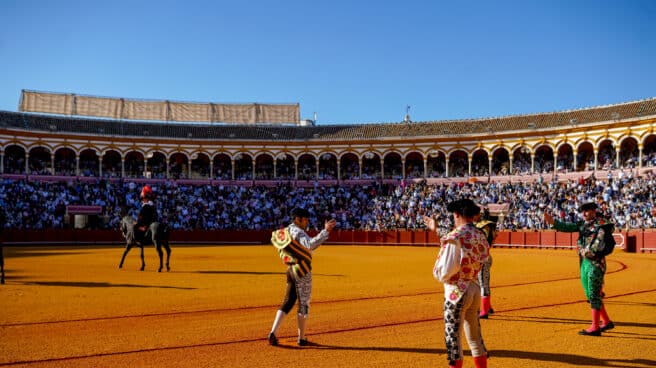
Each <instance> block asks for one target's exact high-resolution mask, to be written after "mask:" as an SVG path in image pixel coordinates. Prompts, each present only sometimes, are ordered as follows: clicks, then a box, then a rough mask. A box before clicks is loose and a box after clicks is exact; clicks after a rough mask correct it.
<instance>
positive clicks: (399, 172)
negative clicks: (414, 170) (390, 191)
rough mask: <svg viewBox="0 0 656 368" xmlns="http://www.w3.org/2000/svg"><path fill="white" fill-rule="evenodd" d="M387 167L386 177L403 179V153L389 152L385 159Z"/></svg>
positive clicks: (384, 163)
mask: <svg viewBox="0 0 656 368" xmlns="http://www.w3.org/2000/svg"><path fill="white" fill-rule="evenodd" d="M383 166H384V168H385V179H397V180H399V179H403V163H402V162H401V155H400V154H398V153H397V152H389V153H388V154H386V155H385V157H384V159H383Z"/></svg>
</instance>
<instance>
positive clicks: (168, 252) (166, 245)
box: [162, 234, 171, 272]
mask: <svg viewBox="0 0 656 368" xmlns="http://www.w3.org/2000/svg"><path fill="white" fill-rule="evenodd" d="M162 245H163V246H164V249H165V250H166V272H169V271H171V267H170V266H169V259H171V247H169V239H168V234H167V236H166V239H164V240H162Z"/></svg>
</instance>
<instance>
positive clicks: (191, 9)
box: [0, 0, 656, 125]
mask: <svg viewBox="0 0 656 368" xmlns="http://www.w3.org/2000/svg"><path fill="white" fill-rule="evenodd" d="M654 19H656V1H649V0H644V1H631V0H629V1H605V0H600V1H574V0H570V1H560V0H554V1H546V0H545V1H537V0H535V1H534V0H524V1H438V0H425V1H416V0H405V1H357V0H348V1H346V0H330V1H285V0H282V1H263V0H253V1H198V0H184V1H169V0H159V1H145V0H144V1H139V0H130V1H125V0H113V1H89V0H85V1H69V0H60V1H46V0H43V1H36V0H2V1H0V110H9V111H17V109H18V100H19V96H20V91H21V89H28V90H39V91H51V92H66V93H77V94H84V95H98V96H108V97H124V98H142V99H156V100H157V99H162V100H165V99H168V100H175V101H188V102H214V103H253V102H260V103H299V104H300V106H301V117H302V118H312V117H313V114H314V113H315V112H316V113H317V117H318V119H317V123H318V124H320V125H326V124H343V123H368V122H396V121H401V120H402V119H403V116H404V115H405V112H406V106H408V105H409V106H411V107H410V116H411V118H412V120H414V121H429V120H448V119H466V118H479V117H492V116H505V115H516V114H530V113H538V112H549V111H560V110H568V109H577V108H583V107H591V106H598V105H607V104H614V103H619V102H625V101H635V100H640V99H644V98H649V97H655V96H656V68H655V67H654V65H656V26H655V25H654V21H653V20H654Z"/></svg>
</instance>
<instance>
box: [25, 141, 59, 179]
mask: <svg viewBox="0 0 656 368" xmlns="http://www.w3.org/2000/svg"><path fill="white" fill-rule="evenodd" d="M50 158H51V157H50V151H49V150H48V149H47V148H45V147H34V148H32V149H31V150H30V161H29V167H30V169H29V174H31V175H53V174H54V172H53V170H52V165H51V160H50Z"/></svg>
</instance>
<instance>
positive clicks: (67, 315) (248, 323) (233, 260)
mask: <svg viewBox="0 0 656 368" xmlns="http://www.w3.org/2000/svg"><path fill="white" fill-rule="evenodd" d="M121 254H122V247H118V246H116V247H80V246H77V247H47V248H37V247H5V258H6V270H7V283H6V285H2V286H0V295H1V297H0V308H1V309H2V314H1V315H0V337H1V340H0V341H1V342H0V366H2V367H5V366H8V367H111V366H116V367H286V366H293V365H302V366H308V367H320V368H321V367H355V366H357V367H436V366H438V367H439V366H447V362H446V355H445V349H444V341H443V331H442V328H443V321H442V298H443V294H442V286H441V284H439V283H438V282H437V281H435V280H434V279H433V278H432V276H431V269H432V265H433V262H434V258H435V256H436V254H437V248H426V247H398V246H387V247H377V246H348V245H339V246H335V245H324V246H322V247H321V248H319V249H318V250H317V251H316V253H315V258H314V262H313V266H314V267H313V274H314V289H313V300H312V303H311V307H310V319H309V321H308V329H307V332H308V339H309V340H310V341H311V344H310V346H305V347H299V346H297V345H296V319H295V318H287V319H286V320H285V321H284V323H283V325H282V327H281V329H280V330H279V338H280V346H278V347H271V346H269V345H268V344H267V340H266V336H267V334H268V332H269V330H270V328H271V323H272V322H273V318H274V316H275V313H276V310H277V308H278V305H279V303H280V301H281V299H282V297H283V294H284V287H285V268H284V266H283V265H282V264H281V263H280V260H279V257H278V255H277V254H276V252H275V250H274V249H273V247H271V246H259V245H258V246H185V245H178V246H177V247H175V248H174V249H173V256H172V264H171V267H172V269H171V272H168V273H157V272H156V268H155V263H156V262H155V260H156V254H155V252H154V249H152V247H151V248H147V249H146V257H147V258H146V264H147V266H146V270H145V271H144V272H140V271H139V266H140V262H139V261H138V256H137V254H136V253H135V254H131V255H130V256H129V257H128V259H127V260H126V263H125V265H124V267H123V269H122V270H119V269H118V268H117V265H118V261H119V260H120V256H121ZM493 257H494V264H493V266H492V305H493V307H494V310H495V313H494V314H493V315H491V316H490V319H488V320H482V321H481V324H482V329H483V337H484V339H485V343H486V345H487V348H488V350H489V352H490V360H489V362H490V363H489V364H490V366H492V367H518V368H523V367H653V366H655V365H656V350H655V349H654V341H655V340H656V328H655V327H656V322H655V321H656V305H655V304H654V300H656V284H654V279H656V267H654V264H655V263H654V262H656V254H636V253H625V252H622V251H617V252H615V253H613V254H612V255H611V256H609V257H608V272H607V275H606V285H605V287H604V291H605V293H606V298H605V303H606V306H607V309H608V312H609V314H610V316H611V318H612V319H613V321H614V322H615V325H616V327H615V329H613V330H610V331H608V332H606V333H604V334H603V336H602V337H588V336H579V335H578V334H577V331H578V330H580V329H582V328H585V327H587V326H588V325H589V307H588V305H587V304H586V301H585V298H584V296H583V292H582V288H581V286H580V281H579V276H578V259H577V255H576V253H575V252H574V251H572V250H548V249H510V248H500V249H499V248H497V249H493ZM465 349H466V344H465ZM472 364H473V363H472V360H471V356H469V352H468V351H467V350H466V351H465V366H472Z"/></svg>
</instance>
